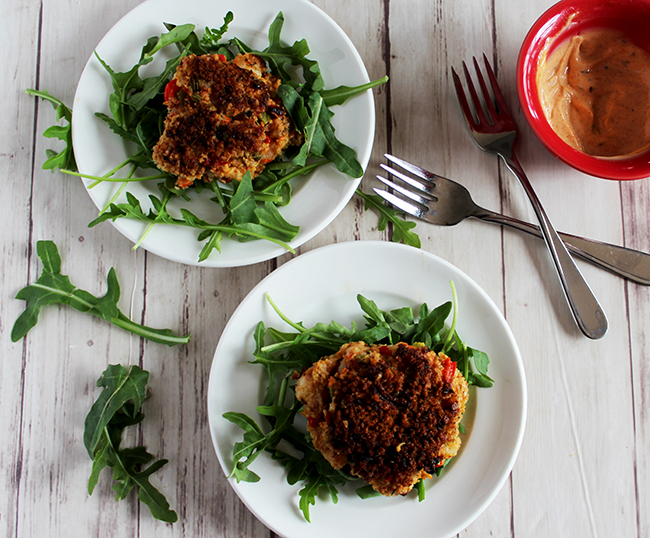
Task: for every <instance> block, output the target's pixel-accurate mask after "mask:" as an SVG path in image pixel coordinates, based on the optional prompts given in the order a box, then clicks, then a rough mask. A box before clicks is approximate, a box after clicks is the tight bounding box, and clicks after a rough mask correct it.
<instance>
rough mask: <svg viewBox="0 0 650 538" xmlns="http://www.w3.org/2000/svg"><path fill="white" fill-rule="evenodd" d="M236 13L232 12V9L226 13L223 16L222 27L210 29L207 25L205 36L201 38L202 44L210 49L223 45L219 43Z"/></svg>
mask: <svg viewBox="0 0 650 538" xmlns="http://www.w3.org/2000/svg"><path fill="white" fill-rule="evenodd" d="M233 19H234V15H233V14H232V11H229V12H228V13H226V16H225V17H224V18H223V24H222V25H221V28H219V29H218V30H217V29H214V28H213V29H212V30H211V29H210V28H208V27H207V26H206V27H205V33H204V34H203V37H202V38H201V46H202V47H204V48H206V49H210V48H219V47H221V46H222V45H221V44H220V43H219V41H220V40H221V38H222V37H223V35H224V34H225V33H226V32H227V31H228V25H229V24H230V23H231V22H232V21H233Z"/></svg>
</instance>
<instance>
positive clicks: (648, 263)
mask: <svg viewBox="0 0 650 538" xmlns="http://www.w3.org/2000/svg"><path fill="white" fill-rule="evenodd" d="M384 157H386V159H388V160H389V161H390V162H391V163H393V165H395V166H399V167H400V168H401V169H403V170H405V171H407V172H409V174H412V175H413V176H416V177H415V178H414V177H412V175H407V174H405V173H404V172H402V171H401V170H397V169H396V168H395V166H387V165H385V164H383V163H382V164H380V166H381V167H382V168H383V169H384V170H386V172H388V173H389V174H390V175H391V176H392V177H393V178H394V179H395V180H396V181H398V180H399V183H395V182H394V181H391V180H390V179H387V178H385V177H382V176H377V179H379V181H381V182H382V183H384V184H385V185H387V186H388V187H390V188H392V189H393V190H394V191H395V192H397V193H399V194H400V195H402V196H396V195H395V194H393V193H390V192H387V191H385V190H382V189H373V190H374V191H375V192H376V193H377V194H378V195H379V196H381V197H382V198H383V199H384V200H386V201H387V202H388V203H390V204H392V205H394V206H395V207H397V208H398V209H400V210H402V211H404V212H405V213H408V214H410V215H413V216H414V217H417V218H419V219H422V220H425V221H427V222H430V223H432V224H437V225H441V226H453V225H455V224H458V223H459V222H461V221H463V220H464V219H466V218H468V217H475V218H477V219H481V220H484V221H487V222H493V223H495V224H502V225H505V226H509V227H511V228H516V229H517V230H521V231H523V232H526V233H529V234H531V235H535V236H536V237H540V238H541V237H542V233H541V232H540V230H539V226H536V225H534V224H531V223H530V222H525V221H523V220H518V219H515V218H512V217H508V216H506V215H502V214H500V213H496V212H495V211H490V210H489V209H485V208H483V207H481V206H479V205H477V204H476V203H475V202H474V200H472V197H471V195H470V193H469V191H468V190H467V189H466V188H465V187H463V186H462V185H461V184H460V183H456V182H455V181H453V180H451V179H447V178H445V177H442V176H439V175H437V174H434V173H433V172H429V171H428V170H425V169H424V168H421V167H419V166H417V165H415V164H412V163H410V162H407V161H404V160H403V159H400V158H398V157H395V156H393V155H389V154H385V155H384ZM416 178H417V179H416ZM558 233H559V235H560V237H561V238H562V240H563V241H564V244H565V245H566V246H567V249H569V250H570V251H571V252H572V253H573V254H575V255H577V256H580V257H581V258H583V259H585V260H588V261H590V262H592V263H594V264H596V265H598V266H600V267H602V268H604V269H607V270H608V271H611V272H612V273H614V274H616V275H619V276H621V277H623V278H626V279H628V280H632V281H634V282H637V283H638V284H644V285H646V286H648V285H650V254H646V253H645V252H640V251H638V250H633V249H630V248H625V247H620V246H618V245H612V244H610V243H603V242H601V241H595V240H593V239H586V238H584V237H578V236H576V235H571V234H566V233H562V232H558Z"/></svg>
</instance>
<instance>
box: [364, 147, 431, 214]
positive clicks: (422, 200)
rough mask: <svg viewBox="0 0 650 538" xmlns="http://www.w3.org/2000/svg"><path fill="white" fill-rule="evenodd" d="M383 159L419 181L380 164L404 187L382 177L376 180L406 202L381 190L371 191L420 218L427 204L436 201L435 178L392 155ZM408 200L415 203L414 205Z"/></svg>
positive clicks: (387, 155)
mask: <svg viewBox="0 0 650 538" xmlns="http://www.w3.org/2000/svg"><path fill="white" fill-rule="evenodd" d="M384 157H386V159H388V160H389V161H390V162H391V163H393V164H395V165H397V166H399V167H401V168H403V169H404V170H406V171H407V172H410V173H411V174H413V175H414V176H417V177H418V178H419V179H415V178H413V177H411V176H409V175H407V174H404V173H403V172H401V171H399V170H397V169H395V168H394V167H391V166H388V165H385V164H383V163H381V164H380V166H381V168H383V169H384V170H385V171H386V172H388V173H389V174H390V175H392V176H393V177H394V178H397V179H399V180H401V181H403V182H404V183H405V184H406V186H402V185H399V184H397V183H395V182H394V181H391V180H390V179H387V178H385V177H383V176H377V179H378V180H379V181H381V182H382V183H384V184H385V185H387V186H388V187H390V188H391V189H393V190H395V191H396V192H398V193H399V194H401V195H402V196H404V197H405V198H407V199H408V200H405V199H403V198H400V197H399V196H395V195H394V194H392V193H390V192H387V191H385V190H382V189H373V190H374V191H375V192H376V193H377V194H378V195H379V196H381V197H382V198H383V199H384V200H386V201H387V202H389V203H390V204H392V205H394V206H396V207H398V208H399V209H401V210H402V211H404V212H406V213H409V214H410V215H413V216H415V217H418V218H421V217H422V215H423V214H425V213H426V212H427V211H428V210H429V203H430V202H435V201H437V200H438V198H437V197H436V195H435V188H436V186H435V178H436V177H437V176H436V175H435V174H432V173H431V172H429V171H427V170H425V169H424V168H420V167H419V166H416V165H414V164H412V163H409V162H407V161H404V160H402V159H399V158H397V157H395V156H393V155H390V154H385V155H384ZM409 200H411V201H412V202H415V204H413V203H412V202H411V201H409Z"/></svg>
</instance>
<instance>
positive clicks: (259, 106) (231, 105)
mask: <svg viewBox="0 0 650 538" xmlns="http://www.w3.org/2000/svg"><path fill="white" fill-rule="evenodd" d="M279 85H280V79H279V78H277V77H275V76H273V75H271V74H270V73H269V72H268V69H267V67H266V64H265V63H264V61H263V60H262V59H261V58H260V57H259V56H255V55H254V54H248V53H247V54H241V55H239V56H237V57H235V58H234V59H233V60H232V61H226V59H225V57H224V56H220V55H214V56H213V55H209V54H205V55H200V56H197V55H194V54H192V55H189V56H186V57H185V58H183V59H182V60H181V62H180V64H179V66H178V68H177V70H176V73H175V75H174V78H173V79H172V80H171V82H170V83H169V84H168V85H167V88H166V90H165V104H166V105H167V107H168V109H169V110H168V113H167V117H166V119H165V130H164V132H163V135H162V136H161V137H160V140H159V141H158V143H157V144H156V146H155V147H154V150H153V159H154V161H155V163H156V164H157V166H158V167H159V168H160V169H161V170H163V171H165V172H168V173H170V174H173V175H175V176H177V178H178V179H177V181H176V187H177V188H186V187H189V186H190V185H192V184H193V183H194V181H196V180H203V181H206V182H210V181H212V180H213V179H214V178H216V179H218V180H219V181H221V182H223V183H228V182H230V181H232V180H237V181H240V180H241V179H242V178H243V177H244V174H245V173H246V172H250V174H251V177H252V178H255V177H257V176H258V175H259V174H260V173H261V172H262V170H264V166H265V165H266V164H267V163H269V162H271V161H273V160H274V159H275V158H276V157H278V156H279V155H281V154H282V153H283V152H284V150H285V148H286V147H287V146H289V145H292V144H298V143H300V141H301V135H300V134H299V133H297V132H296V130H295V128H294V126H293V123H292V122H291V120H290V118H289V116H288V114H287V111H286V109H285V108H284V105H283V104H282V100H281V99H280V98H279V97H278V96H277V95H276V91H277V89H278V86H279Z"/></svg>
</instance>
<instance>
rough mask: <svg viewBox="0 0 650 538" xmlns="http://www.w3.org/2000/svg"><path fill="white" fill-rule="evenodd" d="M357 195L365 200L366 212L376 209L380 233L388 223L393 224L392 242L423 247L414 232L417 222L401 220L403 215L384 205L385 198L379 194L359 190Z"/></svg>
mask: <svg viewBox="0 0 650 538" xmlns="http://www.w3.org/2000/svg"><path fill="white" fill-rule="evenodd" d="M357 194H358V195H359V196H360V197H361V198H363V200H364V209H365V210H366V211H368V209H374V210H375V211H376V212H377V213H378V214H379V224H378V226H377V229H378V230H379V231H380V232H383V231H384V230H385V229H386V227H387V226H388V223H391V224H392V225H393V235H392V238H391V239H392V241H394V242H395V243H404V244H405V245H410V246H412V247H416V248H420V247H421V246H422V243H421V241H420V237H419V236H418V234H416V233H415V232H414V231H413V230H412V229H413V228H415V226H416V225H417V224H416V223H415V222H413V221H409V220H404V219H403V218H401V216H400V215H403V213H402V212H400V211H398V210H396V209H394V208H393V207H391V206H387V205H386V204H384V201H383V198H382V197H381V196H379V195H378V194H368V193H365V192H363V191H362V190H361V189H357Z"/></svg>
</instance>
